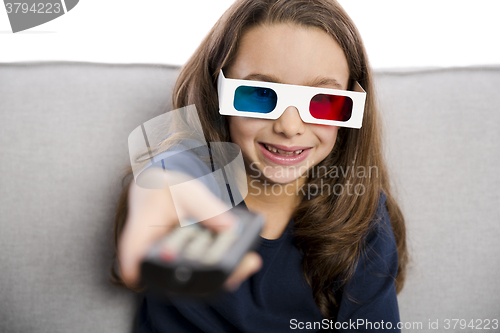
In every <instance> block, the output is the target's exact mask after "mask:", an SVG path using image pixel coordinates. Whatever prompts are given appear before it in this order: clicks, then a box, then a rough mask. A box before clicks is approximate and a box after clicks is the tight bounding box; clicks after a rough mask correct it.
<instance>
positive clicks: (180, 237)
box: [160, 225, 201, 261]
mask: <svg viewBox="0 0 500 333" xmlns="http://www.w3.org/2000/svg"><path fill="white" fill-rule="evenodd" d="M200 231H201V228H200V227H198V226H197V225H191V226H186V227H177V228H176V229H175V230H173V231H172V232H171V233H170V234H169V235H168V236H167V237H166V238H165V240H164V241H163V242H162V244H161V249H160V256H161V257H162V259H163V258H164V257H165V259H164V260H166V261H173V260H174V259H175V258H177V256H178V254H179V252H180V251H181V249H182V248H183V247H184V246H185V245H186V244H187V243H188V242H189V240H190V239H191V238H193V237H195V236H196V234H197V233H199V232H200Z"/></svg>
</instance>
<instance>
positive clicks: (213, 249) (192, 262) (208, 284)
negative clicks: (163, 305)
mask: <svg viewBox="0 0 500 333" xmlns="http://www.w3.org/2000/svg"><path fill="white" fill-rule="evenodd" d="M231 212H232V213H234V214H235V215H236V216H237V217H238V219H237V221H236V226H235V228H231V229H230V230H224V231H222V232H215V231H212V230H210V229H208V228H206V227H204V226H203V225H202V224H201V223H194V224H190V225H185V226H184V227H180V226H179V227H176V228H175V229H174V230H172V231H171V232H170V233H168V234H167V235H166V236H165V237H164V238H162V239H161V240H160V241H158V242H157V243H156V244H155V245H153V247H152V248H151V250H150V252H149V253H148V255H147V256H146V257H145V258H144V260H143V261H142V264H141V278H142V282H143V284H145V285H146V286H147V287H148V290H150V291H151V292H153V293H155V294H162V295H166V296H176V295H177V296H201V297H205V296H209V295H210V294H213V293H214V292H216V291H218V290H219V289H221V287H222V285H223V283H224V281H225V280H226V279H227V278H228V276H229V275H230V274H231V273H232V272H233V271H234V269H235V268H236V267H237V266H238V264H239V262H240V261H241V259H242V258H243V256H244V255H245V254H246V253H247V252H249V251H251V250H255V249H256V247H257V246H258V245H259V243H260V242H259V235H260V232H261V230H262V227H263V225H264V218H263V217H262V216H260V215H257V214H254V213H251V212H249V211H247V210H243V209H241V208H234V209H232V210H231Z"/></svg>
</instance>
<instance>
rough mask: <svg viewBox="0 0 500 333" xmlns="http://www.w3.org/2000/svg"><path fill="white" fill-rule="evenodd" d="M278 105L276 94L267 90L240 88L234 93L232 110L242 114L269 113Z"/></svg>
mask: <svg viewBox="0 0 500 333" xmlns="http://www.w3.org/2000/svg"><path fill="white" fill-rule="evenodd" d="M277 103H278V96H277V95H276V92H275V91H274V90H272V89H269V88H261V87H248V86H240V87H238V88H237V89H236V91H235V92H234V103H233V104H234V108H235V109H236V110H238V111H244V112H258V113H269V112H271V111H273V110H274V108H275V107H276V104H277Z"/></svg>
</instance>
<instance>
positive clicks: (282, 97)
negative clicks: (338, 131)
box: [217, 69, 366, 128]
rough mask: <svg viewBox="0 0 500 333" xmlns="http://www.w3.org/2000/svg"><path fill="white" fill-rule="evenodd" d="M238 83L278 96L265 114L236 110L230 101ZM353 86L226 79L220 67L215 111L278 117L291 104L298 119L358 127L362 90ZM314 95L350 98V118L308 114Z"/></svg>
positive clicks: (357, 85)
mask: <svg viewBox="0 0 500 333" xmlns="http://www.w3.org/2000/svg"><path fill="white" fill-rule="evenodd" d="M240 86H252V87H262V88H270V89H273V90H274V91H275V92H276V94H277V95H278V101H277V104H276V107H275V108H274V110H273V111H271V112H269V113H258V112H245V111H238V110H236V109H235V108H234V100H233V99H234V92H235V91H236V89H237V88H238V87H240ZM354 88H355V90H354V91H350V90H339V89H329V88H318V87H309V86H299V85H292V84H283V83H274V82H263V81H254V80H237V79H228V78H226V77H225V76H224V73H222V69H221V71H220V73H219V77H218V80H217V91H218V94H219V113H220V114H222V115H227V116H243V117H251V118H261V119H278V118H279V117H280V116H281V115H282V114H283V112H284V111H285V109H286V108H287V107H289V106H294V107H296V108H297V109H298V110H299V114H300V117H301V118H302V121H304V122H306V123H312V124H321V125H332V126H340V127H350V128H361V125H362V122H363V113H364V110H365V101H366V92H365V91H364V89H363V88H362V87H361V85H360V84H359V83H358V82H356V83H355V85H354ZM317 94H328V95H340V96H348V97H350V98H351V100H352V104H353V105H352V113H351V118H350V119H349V120H347V121H333V120H324V119H317V118H314V117H313V116H312V115H311V114H310V113H309V103H310V101H311V98H312V97H314V96H315V95H317Z"/></svg>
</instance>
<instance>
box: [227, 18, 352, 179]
mask: <svg viewBox="0 0 500 333" xmlns="http://www.w3.org/2000/svg"><path fill="white" fill-rule="evenodd" d="M224 72H225V73H226V77H228V78H233V79H245V80H259V81H271V82H277V83H286V84H294V85H302V86H308V85H309V86H317V87H324V88H333V89H346V88H347V83H348V80H349V70H348V64H347V59H346V58H345V55H344V52H343V51H342V49H341V47H340V46H339V45H338V43H337V42H335V41H334V40H333V39H332V38H331V36H330V35H328V34H327V33H326V32H324V31H322V30H320V29H318V28H310V27H307V28H306V27H300V26H296V25H291V24H272V25H260V26H257V27H253V28H250V29H249V30H248V31H247V32H246V33H245V34H244V35H243V36H242V38H241V44H240V46H239V48H238V52H237V54H236V57H235V59H234V61H233V62H231V64H230V65H229V66H228V67H227V69H225V70H224ZM278 98H279V96H278ZM229 127H230V134H231V139H232V141H233V142H234V143H236V144H237V145H238V146H239V147H240V148H241V150H242V154H243V158H244V160H245V164H246V167H247V170H248V173H249V175H250V176H251V177H253V178H259V179H261V180H266V181H269V182H271V183H279V184H287V183H291V182H293V181H295V180H297V179H298V178H300V177H301V176H304V175H306V174H307V171H308V170H309V169H310V168H311V167H313V166H314V165H316V164H318V163H319V162H321V161H322V160H323V159H324V158H325V157H327V156H328V154H330V152H331V151H332V149H333V147H334V145H335V140H336V138H337V131H338V127H337V126H326V125H317V124H310V123H304V122H303V121H302V119H301V117H300V115H299V112H298V110H297V108H296V107H295V106H293V105H290V106H288V107H287V108H286V109H285V111H284V112H283V114H282V115H281V116H280V117H279V118H278V119H276V120H270V119H256V118H249V117H241V116H230V117H229Z"/></svg>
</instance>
